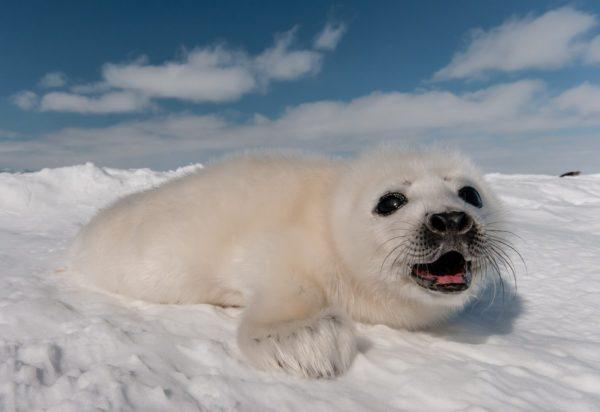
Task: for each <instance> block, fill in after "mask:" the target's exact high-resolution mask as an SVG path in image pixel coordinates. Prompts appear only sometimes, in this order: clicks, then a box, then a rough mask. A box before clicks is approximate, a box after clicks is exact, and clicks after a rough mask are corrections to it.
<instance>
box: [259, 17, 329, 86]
mask: <svg viewBox="0 0 600 412" xmlns="http://www.w3.org/2000/svg"><path fill="white" fill-rule="evenodd" d="M296 31H297V28H293V29H292V30H290V31H287V32H285V33H283V34H281V35H279V36H277V38H276V40H275V45H274V46H273V47H271V48H268V49H267V50H265V51H263V52H262V53H261V54H259V55H258V56H256V58H255V59H254V61H253V65H254V70H255V71H256V73H257V75H258V77H259V78H263V79H266V80H267V81H268V80H270V79H273V80H293V79H297V78H299V77H301V76H304V75H306V74H311V73H316V72H318V71H319V70H320V69H321V59H322V54H321V53H319V52H316V51H314V50H290V47H291V45H292V43H293V41H294V36H295V34H296Z"/></svg>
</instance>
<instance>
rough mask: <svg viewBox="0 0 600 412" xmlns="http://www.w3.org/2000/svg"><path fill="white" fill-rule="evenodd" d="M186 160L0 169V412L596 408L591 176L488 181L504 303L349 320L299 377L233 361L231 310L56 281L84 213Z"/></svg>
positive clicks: (596, 228)
mask: <svg viewBox="0 0 600 412" xmlns="http://www.w3.org/2000/svg"><path fill="white" fill-rule="evenodd" d="M198 167H199V166H189V167H186V168H182V169H179V170H177V171H174V172H162V173H161V172H153V171H151V170H146V169H144V170H117V169H103V168H98V167H95V166H94V165H92V164H86V165H81V166H74V167H66V168H60V169H44V170H42V171H40V172H35V173H24V174H10V173H1V174H0V410H34V409H42V408H48V409H49V410H56V411H59V410H60V411H70V410H72V411H87V410H144V411H152V410H156V411H160V410H180V411H186V410H273V411H281V410H312V411H317V410H324V411H325V410H327V411H330V410H340V411H347V410H365V411H367V410H369V411H372V410H381V411H388V410H394V409H400V410H406V409H412V410H414V409H420V410H457V409H461V410H467V409H469V410H471V409H478V408H491V409H495V410H506V409H511V410H533V409H538V410H539V409H544V410H549V409H552V410H556V409H562V410H593V409H597V408H598V405H600V326H599V325H600V324H599V322H598V316H599V314H600V299H598V296H599V295H600V269H599V267H600V258H599V256H600V219H599V218H598V216H600V175H589V176H579V177H576V178H565V179H559V178H555V177H550V176H525V175H511V176H507V175H497V174H496V175H488V176H487V179H488V180H489V181H490V183H491V184H492V186H493V187H495V188H496V190H497V191H498V193H499V194H500V195H501V197H502V198H503V200H504V201H505V202H506V204H507V205H508V206H509V208H510V209H511V211H512V213H513V216H512V218H513V219H512V220H513V221H514V226H513V229H514V231H515V232H516V233H517V234H518V235H519V236H520V239H515V243H516V246H517V247H518V249H519V250H520V252H521V254H522V255H523V257H524V259H525V261H526V262H527V271H525V270H524V268H523V267H522V266H519V265H517V266H518V269H519V273H518V293H517V295H516V296H514V293H513V292H512V291H509V290H506V291H505V293H504V294H502V293H501V292H500V291H496V292H497V293H496V294H495V298H494V299H492V295H494V293H493V292H494V291H493V290H490V291H489V294H488V296H485V297H484V298H483V299H482V300H481V301H479V302H476V303H475V304H473V305H471V306H470V307H469V308H468V309H467V310H466V311H465V312H464V313H462V314H461V315H460V316H459V317H457V318H456V319H455V320H453V321H452V322H450V323H448V324H446V325H445V326H442V327H439V328H436V329H433V330H430V331H421V332H408V331H401V330H394V329H390V328H388V327H386V326H381V325H360V327H359V332H360V334H361V336H362V337H361V343H360V350H361V351H360V354H359V355H358V357H357V359H356V361H355V363H354V365H353V367H352V369H351V370H350V372H349V373H348V374H347V375H345V376H343V377H341V378H339V379H336V380H331V381H327V380H320V381H306V380H300V379H296V378H293V377H289V376H286V375H276V374H268V373H263V372H259V371H255V370H254V369H252V368H250V367H249V366H247V365H246V364H245V363H244V362H243V360H242V358H241V356H240V354H239V352H238V350H237V348H236V344H235V328H236V325H237V318H238V317H239V314H240V312H239V311H238V310H236V309H223V308H217V307H213V306H208V305H189V306H174V305H153V304H147V303H144V302H138V301H130V300H127V299H124V298H120V297H114V296H108V295H104V294H100V293H94V292H92V291H87V290H81V289H78V288H76V287H75V286H72V285H70V284H69V282H68V281H67V279H64V278H63V277H61V272H60V270H59V269H60V268H61V267H62V266H63V265H64V263H65V262H64V253H65V250H66V248H67V246H68V243H69V241H70V239H71V238H72V237H73V236H74V235H75V233H76V232H77V229H78V228H79V227H80V226H81V225H82V224H83V223H85V222H86V221H87V219H89V218H90V217H91V216H92V214H93V213H94V212H95V211H96V210H97V209H98V208H101V207H103V206H106V205H107V204H108V203H110V202H112V201H114V200H115V199H116V198H118V197H120V196H122V195H124V194H126V193H130V192H133V191H137V190H142V189H144V188H148V187H152V186H154V185H158V184H160V183H162V182H164V181H165V180H167V179H170V178H173V177H175V176H180V175H182V174H185V173H189V172H190V171H192V170H195V169H196V168H198ZM507 283H510V278H509V277H507Z"/></svg>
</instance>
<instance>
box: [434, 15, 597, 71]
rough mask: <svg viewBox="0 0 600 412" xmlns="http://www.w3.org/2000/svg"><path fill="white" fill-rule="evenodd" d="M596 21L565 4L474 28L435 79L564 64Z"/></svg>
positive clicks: (581, 47) (583, 46) (582, 49)
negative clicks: (547, 10) (533, 14)
mask: <svg viewBox="0 0 600 412" xmlns="http://www.w3.org/2000/svg"><path fill="white" fill-rule="evenodd" d="M595 25H596V18H595V16H594V15H592V14H589V13H584V12H580V11H577V10H574V9H572V8H568V7H567V8H560V9H556V10H552V11H549V12H547V13H545V14H543V15H541V16H539V17H531V16H528V17H524V18H521V19H515V18H513V19H510V20H508V21H506V22H504V23H503V24H502V25H500V26H498V27H495V28H493V29H491V30H489V31H483V30H478V31H475V32H474V33H473V34H472V38H471V40H470V43H469V45H468V46H467V48H466V50H465V51H463V52H460V53H457V54H455V55H454V57H453V58H452V61H451V62H450V64H448V65H447V66H446V67H444V68H443V69H441V70H439V71H438V72H437V73H436V74H435V75H434V79H436V80H443V79H452V78H468V77H474V76H480V75H482V74H485V73H487V72H492V71H502V72H513V71H518V70H525V69H556V68H560V67H563V66H565V65H567V64H569V63H571V62H572V61H573V60H574V59H575V58H578V57H579V56H580V55H581V54H582V53H584V52H585V50H586V44H585V43H584V42H583V41H582V40H581V36H582V35H583V34H585V33H587V32H588V31H589V30H590V29H591V28H592V27H594V26H595Z"/></svg>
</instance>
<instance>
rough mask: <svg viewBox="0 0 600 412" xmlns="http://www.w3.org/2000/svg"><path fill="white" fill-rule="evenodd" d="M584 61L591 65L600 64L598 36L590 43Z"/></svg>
mask: <svg viewBox="0 0 600 412" xmlns="http://www.w3.org/2000/svg"><path fill="white" fill-rule="evenodd" d="M584 60H585V62H586V63H589V64H596V63H600V36H596V37H594V38H593V39H592V41H591V42H590V43H589V45H588V47H587V50H586V51H585V55H584Z"/></svg>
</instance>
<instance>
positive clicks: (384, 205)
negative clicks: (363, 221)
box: [373, 193, 408, 216]
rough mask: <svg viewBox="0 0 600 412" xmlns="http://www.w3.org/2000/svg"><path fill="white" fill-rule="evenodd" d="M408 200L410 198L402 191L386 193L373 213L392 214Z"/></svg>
mask: <svg viewBox="0 0 600 412" xmlns="http://www.w3.org/2000/svg"><path fill="white" fill-rule="evenodd" d="M406 202H408V199H406V196H404V195H403V194H402V193H386V194H385V195H383V196H381V198H379V202H377V206H375V209H373V213H376V214H378V215H380V216H387V215H391V214H392V213H394V212H395V211H396V210H398V209H400V208H401V207H402V206H404V205H405V204H406Z"/></svg>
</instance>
